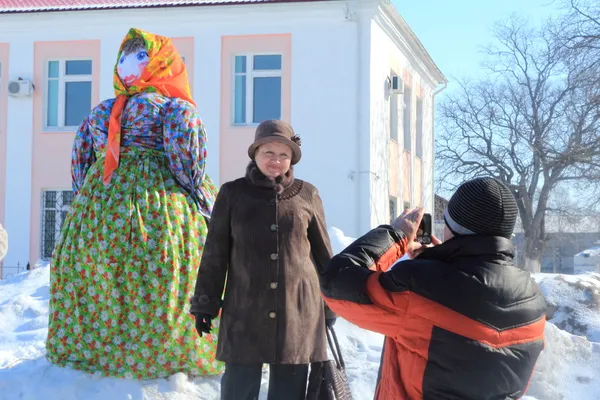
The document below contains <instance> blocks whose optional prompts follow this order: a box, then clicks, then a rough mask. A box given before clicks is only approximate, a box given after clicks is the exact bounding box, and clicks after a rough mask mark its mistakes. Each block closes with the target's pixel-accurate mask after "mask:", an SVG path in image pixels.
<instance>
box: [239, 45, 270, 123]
mask: <svg viewBox="0 0 600 400" xmlns="http://www.w3.org/2000/svg"><path fill="white" fill-rule="evenodd" d="M234 71H235V72H234V89H233V90H234V95H233V99H234V104H233V123H234V124H239V125H244V124H258V123H260V122H262V121H264V120H267V119H281V55H280V54H260V55H237V56H235V59H234Z"/></svg>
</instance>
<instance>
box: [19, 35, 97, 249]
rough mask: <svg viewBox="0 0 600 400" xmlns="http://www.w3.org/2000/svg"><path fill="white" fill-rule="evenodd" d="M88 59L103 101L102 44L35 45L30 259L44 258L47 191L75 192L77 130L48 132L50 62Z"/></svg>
mask: <svg viewBox="0 0 600 400" xmlns="http://www.w3.org/2000/svg"><path fill="white" fill-rule="evenodd" d="M77 58H86V59H91V60H92V104H93V105H96V104H98V102H99V81H100V79H99V76H100V41H99V40H80V41H75V40H74V41H57V42H35V44H34V63H35V65H34V77H33V81H34V84H35V87H36V91H35V94H34V96H33V107H34V111H33V149H32V151H33V157H32V170H31V171H32V182H31V230H30V232H31V240H30V244H29V245H30V249H29V253H30V260H37V259H39V258H40V246H41V244H40V243H41V228H42V220H41V211H42V205H41V198H42V191H43V190H69V189H71V148H72V146H73V138H74V137H75V132H73V131H46V130H44V116H45V105H46V101H45V99H46V97H47V95H48V94H47V93H48V91H47V74H48V70H47V68H48V61H50V60H57V59H77Z"/></svg>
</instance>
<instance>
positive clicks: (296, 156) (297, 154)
mask: <svg viewBox="0 0 600 400" xmlns="http://www.w3.org/2000/svg"><path fill="white" fill-rule="evenodd" d="M273 142H277V143H281V144H285V145H286V146H289V147H290V148H291V149H292V165H295V164H298V162H299V161H300V159H301V158H302V150H300V146H298V145H297V144H296V143H294V142H292V141H291V140H289V139H287V138H285V137H281V136H269V137H264V138H261V139H258V140H257V141H255V142H254V143H252V144H251V145H250V147H248V157H250V158H251V159H252V160H254V155H255V154H256V149H258V147H259V146H261V145H263V144H266V143H273Z"/></svg>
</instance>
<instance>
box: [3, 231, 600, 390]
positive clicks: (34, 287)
mask: <svg viewBox="0 0 600 400" xmlns="http://www.w3.org/2000/svg"><path fill="white" fill-rule="evenodd" d="M330 236H331V240H332V246H333V248H334V251H335V252H339V251H341V250H343V249H344V248H345V247H346V246H347V245H349V244H350V243H351V242H352V240H353V239H352V238H349V237H346V236H345V235H344V233H343V232H342V231H340V230H339V229H336V228H332V229H331V230H330ZM49 273H50V268H49V266H48V265H44V266H39V267H38V268H36V269H34V270H32V271H29V272H25V273H22V274H20V275H17V276H14V277H11V278H9V279H6V280H4V281H0V400H13V399H14V400H16V399H23V400H37V399H40V400H41V399H43V400H71V399H72V400H75V399H86V400H106V399H110V400H120V399H128V400H129V399H131V400H134V399H140V400H142V399H144V400H146V399H152V400H188V399H189V400H192V399H194V400H213V399H218V398H219V382H220V377H210V378H195V379H194V378H190V377H188V376H187V375H185V374H176V375H173V376H171V377H170V378H168V379H156V380H149V381H136V380H128V379H115V378H105V377H102V376H99V375H90V374H86V373H83V372H79V371H74V370H69V369H66V368H61V367H57V366H55V365H53V364H50V363H49V362H48V361H47V360H46V358H45V345H44V343H45V339H46V335H47V330H48V328H47V326H48V297H49V286H48V279H49ZM535 279H536V281H537V282H539V284H540V287H541V288H542V290H543V292H544V294H545V296H546V297H547V299H548V303H549V304H550V305H551V311H553V313H552V314H551V318H550V323H548V324H547V327H546V348H545V350H544V351H543V352H542V355H541V356H540V359H539V361H538V363H537V365H536V370H535V372H534V375H533V377H532V380H531V384H530V390H529V392H528V396H526V397H524V398H523V400H559V399H560V400H569V399H574V400H596V399H600V375H599V374H597V372H596V371H597V369H598V366H599V365H600V311H599V310H600V274H593V273H588V274H584V275H577V276H565V275H556V274H537V275H535ZM336 331H337V333H338V336H339V339H340V345H341V346H342V351H343V355H344V358H345V361H346V367H347V372H348V376H349V379H350V384H351V387H352V390H353V395H354V399H355V400H369V399H372V398H373V394H374V390H375V383H376V380H377V373H378V368H379V360H380V353H381V348H382V344H383V337H382V336H381V335H378V334H375V333H372V332H367V331H364V330H362V329H359V328H357V327H356V326H353V325H351V324H349V323H347V322H346V321H343V320H339V321H338V323H337V324H336ZM267 382H268V372H267V370H266V369H265V371H264V374H263V382H262V386H263V388H262V390H261V397H260V399H266V388H267Z"/></svg>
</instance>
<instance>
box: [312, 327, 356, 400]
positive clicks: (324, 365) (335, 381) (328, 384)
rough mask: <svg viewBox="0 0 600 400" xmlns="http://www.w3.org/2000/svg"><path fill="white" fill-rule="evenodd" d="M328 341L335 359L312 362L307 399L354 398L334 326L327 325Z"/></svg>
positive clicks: (349, 399)
mask: <svg viewBox="0 0 600 400" xmlns="http://www.w3.org/2000/svg"><path fill="white" fill-rule="evenodd" d="M326 332H327V342H328V344H329V348H330V349H331V353H332V354H333V360H328V361H323V362H317V363H312V364H311V365H310V375H309V377H308V388H307V390H306V400H352V394H351V393H350V385H349V383H348V376H347V375H346V364H345V363H344V358H343V357H342V352H341V350H340V344H339V343H338V340H337V335H336V334H335V331H334V330H333V327H329V326H328V327H327V328H326Z"/></svg>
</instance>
